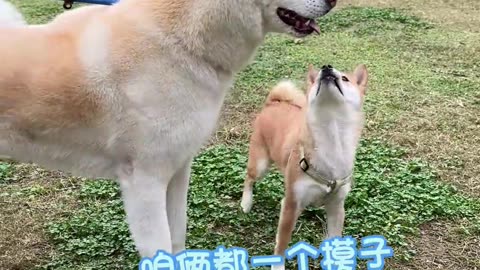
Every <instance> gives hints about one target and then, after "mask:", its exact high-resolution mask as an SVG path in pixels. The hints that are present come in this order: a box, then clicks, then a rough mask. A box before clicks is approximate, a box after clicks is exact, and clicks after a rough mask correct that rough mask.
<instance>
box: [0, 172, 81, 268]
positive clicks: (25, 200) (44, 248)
mask: <svg viewBox="0 0 480 270" xmlns="http://www.w3.org/2000/svg"><path fill="white" fill-rule="evenodd" d="M13 169H14V170H15V175H14V176H12V178H7V181H8V182H7V183H6V184H2V185H0V209H1V216H2V218H0V228H1V229H0V269H18V270H19V269H32V268H34V267H36V266H39V265H41V264H43V263H44V262H45V260H46V259H47V258H48V257H50V256H51V255H52V254H53V252H54V251H53V247H52V245H51V243H49V241H48V239H47V238H46V235H45V227H44V226H45V224H46V223H48V222H49V221H51V220H53V219H54V218H55V217H58V216H61V215H62V214H64V213H68V212H70V211H74V209H75V201H73V200H72V197H71V196H70V195H69V194H70V193H71V191H72V190H75V189H76V187H77V185H78V184H79V181H78V179H72V178H68V177H66V176H65V175H62V174H60V173H56V172H48V171H45V170H42V169H40V168H38V167H35V166H30V165H25V164H19V165H14V166H13Z"/></svg>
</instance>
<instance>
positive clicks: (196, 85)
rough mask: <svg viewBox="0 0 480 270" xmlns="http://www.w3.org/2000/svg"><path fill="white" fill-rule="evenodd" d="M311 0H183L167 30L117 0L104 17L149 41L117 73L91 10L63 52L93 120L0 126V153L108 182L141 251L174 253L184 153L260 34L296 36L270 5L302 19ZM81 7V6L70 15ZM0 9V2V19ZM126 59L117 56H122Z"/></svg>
mask: <svg viewBox="0 0 480 270" xmlns="http://www.w3.org/2000/svg"><path fill="white" fill-rule="evenodd" d="M154 2H155V1H152V3H154ZM316 2H317V5H312V1H311V0H309V2H308V3H307V1H306V0H259V1H251V0H236V1H234V0H224V1H217V0H192V1H191V3H189V4H190V5H189V6H188V10H189V11H188V13H187V14H185V15H184V16H185V17H182V18H180V19H179V21H181V22H185V23H184V24H183V23H182V25H178V27H177V28H178V29H175V31H174V34H172V33H170V32H168V31H165V29H162V28H161V27H159V26H157V25H156V24H151V25H145V24H141V23H137V21H138V20H137V19H138V17H135V16H142V12H145V11H144V10H141V9H136V8H141V7H139V5H138V0H122V1H120V2H119V3H118V4H116V5H114V6H112V7H109V8H108V9H105V10H108V12H109V16H110V17H111V18H117V17H118V18H119V17H122V18H123V19H125V18H128V19H129V20H130V21H129V23H131V25H132V28H133V29H135V31H137V33H135V34H136V35H144V36H147V37H148V40H149V43H148V44H142V45H144V46H145V47H147V48H155V49H154V50H151V51H149V55H148V57H145V58H141V59H140V61H137V62H135V61H134V63H135V65H134V66H129V67H128V68H125V69H124V70H123V72H124V73H122V74H121V75H118V74H115V73H114V70H115V69H114V68H116V67H118V66H117V65H115V63H113V62H112V61H113V60H112V59H113V58H114V56H115V54H114V53H115V52H112V51H111V47H110V46H111V44H112V42H113V40H112V39H111V37H113V36H115V35H114V34H115V33H113V32H112V31H114V30H113V29H109V28H108V26H106V25H103V24H102V23H101V22H99V21H98V20H97V19H96V18H98V17H97V16H100V15H102V14H103V13H102V12H104V11H102V10H101V9H95V11H96V12H97V13H96V15H95V16H92V17H94V18H93V19H92V18H90V19H89V21H86V22H85V24H86V25H87V27H86V28H85V31H83V32H81V33H78V35H79V36H80V38H79V44H76V45H77V47H78V48H80V49H79V51H77V52H72V53H76V55H78V57H79V58H80V59H81V62H82V64H83V69H84V70H85V73H86V74H87V78H89V84H90V87H89V91H93V92H94V93H95V94H96V95H97V96H98V97H99V102H100V103H101V104H102V109H104V111H106V114H105V115H104V116H103V118H102V119H99V121H101V125H99V126H98V127H95V128H90V129H81V128H78V129H68V130H58V131H56V132H55V133H54V134H55V136H52V137H45V138H42V139H43V140H41V141H40V140H38V141H37V140H32V141H29V140H28V139H22V137H21V136H19V135H18V134H15V133H14V131H13V130H9V129H4V130H2V131H1V132H0V154H7V155H9V156H12V157H14V158H15V159H17V160H20V161H32V162H36V163H38V164H40V165H43V166H45V167H47V168H50V169H61V170H64V171H68V172H73V173H75V174H77V175H81V176H86V177H108V178H115V179H118V181H119V183H120V186H121V190H122V196H123V199H124V203H125V209H126V213H127V219H128V223H129V226H130V230H131V233H132V236H133V239H134V241H135V244H136V247H137V249H138V251H139V252H140V254H141V256H153V255H154V254H155V253H156V251H157V250H159V249H160V250H164V251H166V252H173V253H176V252H179V251H181V250H183V249H184V247H185V234H186V207H187V200H186V198H187V191H188V179H189V175H190V164H191V160H192V159H193V157H194V156H195V155H196V154H197V153H198V151H199V150H200V149H201V147H202V145H203V144H204V143H205V142H206V141H207V139H208V138H209V136H210V135H211V133H212V132H213V131H214V129H215V126H216V122H217V119H218V117H219V114H220V110H221V107H222V103H223V100H224V97H225V94H226V92H227V90H228V89H229V88H230V86H231V84H232V82H233V78H234V76H235V74H236V73H237V72H238V71H240V70H241V69H242V68H243V67H245V65H247V64H248V62H249V61H250V59H251V58H252V57H253V55H254V53H255V50H256V48H257V47H258V46H259V45H260V44H261V43H262V41H263V39H264V37H265V35H266V33H268V32H272V31H276V32H288V33H291V34H294V35H297V34H295V33H294V32H293V30H292V28H291V27H289V26H287V25H285V24H283V23H282V22H281V21H280V20H279V18H278V17H277V15H276V12H275V10H276V9H277V7H279V6H282V7H285V8H289V9H293V10H296V11H297V12H298V13H300V14H302V15H305V16H318V15H323V14H325V13H326V12H327V11H328V10H329V8H327V4H326V0H316ZM0 3H1V4H5V2H4V1H3V0H0ZM3 6H4V5H3ZM134 9H136V10H134ZM8 10H9V9H8ZM92 10H93V8H92ZM131 10H134V11H132V12H131ZM145 10H149V9H148V8H147V9H145ZM82 11H85V12H87V8H79V9H77V10H75V11H72V13H71V14H80V13H81V12H82ZM6 12H9V11H7V9H6V8H5V7H0V17H1V16H2V14H5V13H6ZM105 12H106V11H105ZM147 15H148V16H151V15H152V14H145V16H147ZM69 16H70V15H69V14H68V13H65V14H63V15H61V16H60V17H61V18H58V19H57V20H56V21H54V22H53V23H52V24H54V25H56V26H58V25H59V24H60V21H61V22H62V23H63V24H65V23H68V20H69ZM71 16H73V15H71ZM0 22H1V19H0ZM0 25H1V23H0ZM46 27H47V26H46ZM52 27H53V26H52ZM133 36H135V35H133ZM297 36H298V35H297ZM122 42H128V40H123V41H122ZM137 49H138V50H139V51H141V50H142V49H143V48H137ZM133 57H134V56H130V55H122V58H125V60H128V59H130V58H133ZM117 60H118V59H117ZM121 60H124V59H121ZM134 60H139V59H134ZM118 61H120V60H118ZM45 64H48V63H45ZM0 124H1V123H0ZM45 136H47V135H45ZM260 165H262V166H263V164H260Z"/></svg>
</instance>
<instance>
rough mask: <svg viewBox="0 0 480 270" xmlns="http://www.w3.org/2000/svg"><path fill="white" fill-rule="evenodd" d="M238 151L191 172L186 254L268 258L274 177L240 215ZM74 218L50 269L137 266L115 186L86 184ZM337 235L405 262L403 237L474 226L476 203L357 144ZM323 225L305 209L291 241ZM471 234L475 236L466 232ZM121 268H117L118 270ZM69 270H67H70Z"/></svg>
mask: <svg viewBox="0 0 480 270" xmlns="http://www.w3.org/2000/svg"><path fill="white" fill-rule="evenodd" d="M246 149H247V148H246V147H245V146H244V145H242V146H231V147H226V146H224V145H217V146H214V147H211V148H209V149H207V150H206V151H204V152H203V153H202V154H201V155H200V156H198V157H197V158H196V159H195V161H194V164H193V174H192V185H191V188H190V193H189V211H188V216H189V219H190V220H189V226H188V231H189V235H188V243H187V244H188V246H189V247H190V248H196V249H210V250H213V249H215V248H216V247H217V246H218V245H225V246H240V247H246V248H248V250H249V252H250V254H254V255H266V254H271V252H272V250H273V247H274V242H275V232H276V225H277V221H278V213H279V211H280V209H279V201H280V199H281V198H282V195H283V181H282V177H281V176H280V174H279V173H278V172H277V171H273V172H272V173H270V174H269V175H268V176H267V177H266V179H264V180H263V181H261V182H259V183H258V184H257V185H256V187H255V189H256V190H255V204H254V207H253V210H252V212H251V213H250V214H248V215H245V214H243V213H241V211H240V207H239V200H240V198H241V191H242V184H243V180H244V177H245V166H246V162H247V153H246ZM78 199H79V201H80V203H81V210H80V211H78V212H76V213H75V214H74V215H71V216H68V217H66V218H64V219H62V220H60V221H57V222H55V223H52V224H50V226H49V233H50V234H51V237H52V238H53V239H54V243H55V244H56V248H57V249H58V250H59V251H60V256H59V257H58V260H54V261H53V262H51V263H50V266H55V267H56V268H58V267H60V268H62V269H63V268H68V267H75V268H76V269H91V268H93V269H131V268H132V267H134V266H135V264H136V263H138V261H139V258H137V257H136V253H135V251H134V247H133V244H132V242H131V240H130V238H129V237H128V228H127V225H126V223H125V222H124V213H123V207H122V202H121V200H120V196H119V190H118V188H117V185H116V184H114V183H112V182H111V181H88V182H86V183H85V184H84V185H83V186H82V189H81V191H80V193H79V195H78ZM346 208H347V209H348V211H347V217H346V228H345V234H347V235H353V236H355V237H361V236H367V235H372V234H381V235H384V236H385V237H386V238H387V239H388V241H389V243H390V244H392V245H394V246H395V247H396V252H397V253H396V257H397V259H399V258H409V257H410V255H411V252H412V251H411V250H410V249H411V247H408V244H407V242H406V241H405V239H406V237H407V235H409V234H412V233H416V232H417V227H418V225H420V224H422V223H424V222H426V221H431V220H436V219H445V218H450V219H451V218H474V217H475V216H476V215H478V214H480V202H479V201H476V200H472V199H468V198H465V197H464V196H462V195H459V194H456V192H455V191H454V190H453V189H452V188H451V187H450V186H448V185H444V184H439V183H438V182H436V181H435V174H434V173H433V172H432V170H431V168H429V167H428V166H427V165H426V164H424V163H422V162H421V161H418V160H405V159H404V151H402V150H400V149H397V148H391V147H387V146H386V145H385V144H384V143H380V142H377V141H363V142H362V146H361V148H360V150H359V152H358V157H357V170H356V173H355V188H354V189H353V191H352V192H351V195H350V197H349V198H348V199H347V202H346ZM324 224H325V218H324V212H323V210H322V209H315V208H310V209H308V210H307V211H306V212H305V213H304V214H303V215H302V217H301V218H300V220H299V222H298V230H297V232H296V233H295V235H294V237H293V241H300V240H302V241H307V242H309V243H312V244H316V245H317V244H320V240H321V239H322V232H323V230H324V228H323V227H324ZM468 233H469V234H476V233H477V232H476V228H471V229H468ZM126 261H127V262H129V264H127V266H125V262H126ZM72 262H74V264H72Z"/></svg>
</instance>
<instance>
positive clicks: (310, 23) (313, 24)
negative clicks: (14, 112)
mask: <svg viewBox="0 0 480 270" xmlns="http://www.w3.org/2000/svg"><path fill="white" fill-rule="evenodd" d="M307 26H309V27H310V28H312V29H313V31H315V32H316V33H317V34H320V27H319V26H318V24H317V23H316V22H315V20H309V21H308V22H307Z"/></svg>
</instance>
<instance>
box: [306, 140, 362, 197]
mask: <svg viewBox="0 0 480 270" xmlns="http://www.w3.org/2000/svg"><path fill="white" fill-rule="evenodd" d="M300 157H301V158H300V162H299V164H298V165H299V166H300V169H302V171H303V172H304V173H305V174H306V175H308V176H310V177H311V178H312V179H313V180H315V181H316V182H318V183H320V184H324V185H326V186H327V187H329V188H330V192H329V193H332V192H334V191H335V192H336V191H337V190H338V189H339V188H340V187H342V186H344V185H346V184H347V183H350V182H351V180H352V176H353V172H352V173H350V174H349V175H348V176H346V177H344V178H341V179H333V180H331V179H327V178H325V177H324V176H323V175H322V173H320V172H319V171H318V170H316V169H315V168H314V167H313V166H310V164H309V163H308V161H307V159H306V157H305V153H304V149H303V146H301V147H300Z"/></svg>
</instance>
